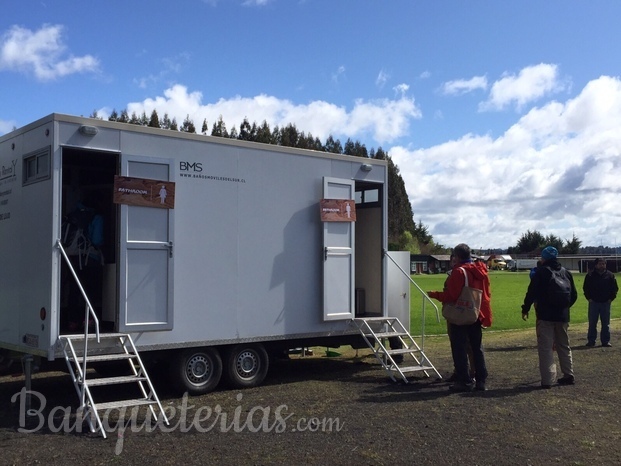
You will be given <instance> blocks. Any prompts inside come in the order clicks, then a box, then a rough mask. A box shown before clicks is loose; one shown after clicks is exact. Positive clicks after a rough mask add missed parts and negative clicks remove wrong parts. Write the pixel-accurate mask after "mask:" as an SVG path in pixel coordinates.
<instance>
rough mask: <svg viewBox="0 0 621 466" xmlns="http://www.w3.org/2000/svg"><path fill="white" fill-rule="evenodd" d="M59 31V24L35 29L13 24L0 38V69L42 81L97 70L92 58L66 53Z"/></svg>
mask: <svg viewBox="0 0 621 466" xmlns="http://www.w3.org/2000/svg"><path fill="white" fill-rule="evenodd" d="M62 33H63V27H62V26H60V25H45V26H43V27H42V28H41V29H39V30H38V31H31V30H29V29H25V28H22V27H19V26H13V27H12V28H11V29H9V31H7V32H5V33H4V34H3V35H2V37H1V38H0V70H2V69H5V70H11V71H19V72H22V73H26V74H33V75H34V76H35V77H36V78H37V79H39V80H41V81H48V80H53V79H57V78H60V77H63V76H67V75H70V74H74V73H87V72H96V71H98V69H99V61H98V60H97V59H96V58H95V57H93V56H91V55H84V56H81V57H75V56H72V55H70V54H68V53H67V48H66V46H65V45H64V44H63V40H62Z"/></svg>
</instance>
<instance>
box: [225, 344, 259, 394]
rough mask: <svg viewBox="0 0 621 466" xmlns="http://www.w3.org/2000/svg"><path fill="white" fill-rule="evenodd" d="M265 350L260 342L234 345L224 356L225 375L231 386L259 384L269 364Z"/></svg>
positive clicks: (254, 385)
mask: <svg viewBox="0 0 621 466" xmlns="http://www.w3.org/2000/svg"><path fill="white" fill-rule="evenodd" d="M268 361H269V358H268V355H267V351H265V348H264V347H263V345H261V344H257V345H236V346H233V347H231V348H229V349H228V350H227V352H226V356H225V368H226V371H225V376H226V379H227V381H228V383H229V385H231V386H232V387H235V388H248V387H256V386H257V385H260V384H261V382H263V380H265V376H266V375H267V369H268V366H269V362H268Z"/></svg>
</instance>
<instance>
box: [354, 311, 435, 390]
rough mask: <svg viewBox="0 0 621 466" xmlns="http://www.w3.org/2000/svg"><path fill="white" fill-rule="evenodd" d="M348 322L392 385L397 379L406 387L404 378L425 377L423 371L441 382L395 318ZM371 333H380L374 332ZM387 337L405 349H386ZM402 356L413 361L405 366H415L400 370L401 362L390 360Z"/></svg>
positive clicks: (406, 331) (406, 381)
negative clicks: (433, 374)
mask: <svg viewBox="0 0 621 466" xmlns="http://www.w3.org/2000/svg"><path fill="white" fill-rule="evenodd" d="M352 322H353V324H354V325H355V326H356V327H357V328H358V331H359V332H360V334H361V335H362V336H363V337H364V340H365V341H366V342H367V344H368V345H369V348H371V350H372V351H373V353H374V354H375V357H376V358H377V360H378V361H379V362H380V364H381V365H382V367H383V368H384V370H386V372H387V373H388V375H389V377H390V378H391V379H392V380H393V381H395V382H396V381H397V378H396V377H398V378H400V379H401V380H403V381H404V382H405V383H408V382H409V380H408V378H407V376H406V374H408V373H412V372H424V373H425V375H426V376H427V377H429V374H428V373H427V371H434V372H435V373H436V375H437V376H438V377H440V378H442V376H441V375H440V373H439V372H438V371H437V369H436V368H435V367H434V366H433V364H431V362H430V361H429V360H428V359H427V357H426V356H425V353H424V351H423V349H422V348H421V347H419V346H418V344H417V343H416V341H415V340H414V338H413V337H412V335H410V332H408V330H407V329H406V328H405V327H404V326H403V324H402V323H401V322H400V321H399V319H398V318H396V317H368V318H365V317H360V318H355V319H352ZM378 324H379V325H378ZM375 329H378V330H381V331H376V330H375ZM391 337H396V338H398V339H399V340H400V343H401V346H405V348H398V349H396V348H395V349H392V348H391V349H388V347H389V346H390V345H389V343H388V342H386V340H387V339H389V338H391ZM375 342H378V343H379V345H375ZM403 354H411V355H412V358H413V361H412V360H410V361H408V362H409V363H410V364H411V363H412V362H415V363H416V364H414V365H409V366H407V365H406V366H403V367H401V366H400V365H399V364H401V363H402V361H401V360H399V361H395V360H394V359H393V357H392V356H396V355H403ZM398 359H402V358H398ZM406 364H407V363H406Z"/></svg>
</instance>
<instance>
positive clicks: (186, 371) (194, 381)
mask: <svg viewBox="0 0 621 466" xmlns="http://www.w3.org/2000/svg"><path fill="white" fill-rule="evenodd" d="M170 368H171V370H172V382H173V384H174V386H175V388H176V389H177V390H178V391H179V392H182V393H184V392H188V393H189V394H190V395H203V394H204V393H208V392H210V391H212V390H214V389H215V388H216V386H217V385H218V383H219V382H220V377H221V376H222V359H221V358H220V353H219V352H218V350H217V349H216V348H189V349H186V350H183V351H181V352H179V353H178V354H177V356H176V358H175V360H174V361H173V362H172V364H171V366H170Z"/></svg>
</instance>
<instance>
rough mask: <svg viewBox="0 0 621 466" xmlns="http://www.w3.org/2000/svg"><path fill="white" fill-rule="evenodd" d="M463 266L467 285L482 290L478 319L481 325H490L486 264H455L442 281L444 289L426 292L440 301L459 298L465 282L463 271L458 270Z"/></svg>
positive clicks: (450, 300)
mask: <svg viewBox="0 0 621 466" xmlns="http://www.w3.org/2000/svg"><path fill="white" fill-rule="evenodd" d="M460 267H463V268H464V270H465V271H466V273H467V274H468V285H469V286H470V287H471V288H476V289H477V290H482V291H483V294H482V296H481V311H480V312H479V321H480V322H481V325H482V326H483V327H491V326H492V307H491V304H490V299H491V293H490V286H489V276H488V275H487V266H486V265H485V263H484V262H482V261H477V262H464V263H462V264H457V265H456V266H455V267H453V269H452V270H451V274H450V275H449V277H448V278H447V279H446V282H444V291H430V292H429V293H427V294H428V295H429V297H430V298H434V299H437V300H438V301H440V302H441V303H454V302H455V301H457V298H459V294H460V293H461V289H462V288H463V287H464V285H465V284H466V279H465V277H464V273H463V272H462V271H461V270H459V268H460Z"/></svg>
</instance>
